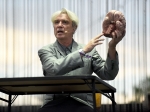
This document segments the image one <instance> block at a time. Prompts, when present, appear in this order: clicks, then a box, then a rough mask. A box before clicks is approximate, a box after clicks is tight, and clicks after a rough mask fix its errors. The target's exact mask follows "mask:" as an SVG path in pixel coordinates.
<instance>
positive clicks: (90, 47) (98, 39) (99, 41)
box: [83, 33, 104, 53]
mask: <svg viewBox="0 0 150 112" xmlns="http://www.w3.org/2000/svg"><path fill="white" fill-rule="evenodd" d="M103 35H104V34H103V33H101V34H100V35H98V36H96V37H94V38H92V39H91V40H90V41H89V43H88V44H87V45H86V46H85V47H84V48H83V51H84V52H85V53H88V52H90V51H92V50H93V48H94V47H95V46H97V45H100V44H102V43H103V41H104V38H101V37H102V36H103Z"/></svg>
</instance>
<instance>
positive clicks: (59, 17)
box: [55, 13, 71, 21]
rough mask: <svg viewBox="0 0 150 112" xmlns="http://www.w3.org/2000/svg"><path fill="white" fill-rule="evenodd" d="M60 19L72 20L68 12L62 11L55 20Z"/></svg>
mask: <svg viewBox="0 0 150 112" xmlns="http://www.w3.org/2000/svg"><path fill="white" fill-rule="evenodd" d="M59 19H65V20H69V21H71V19H70V18H69V16H68V15H67V13H60V14H59V15H58V16H57V17H56V18H55V20H59Z"/></svg>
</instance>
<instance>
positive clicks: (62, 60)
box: [38, 9, 122, 112]
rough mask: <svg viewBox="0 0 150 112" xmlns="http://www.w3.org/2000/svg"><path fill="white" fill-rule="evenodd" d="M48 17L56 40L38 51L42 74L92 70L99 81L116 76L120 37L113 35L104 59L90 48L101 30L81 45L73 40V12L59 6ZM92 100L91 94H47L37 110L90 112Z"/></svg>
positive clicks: (75, 24) (100, 40) (84, 73)
mask: <svg viewBox="0 0 150 112" xmlns="http://www.w3.org/2000/svg"><path fill="white" fill-rule="evenodd" d="M51 20H52V23H53V27H54V34H55V36H56V42H55V43H53V44H50V45H47V46H44V47H43V48H41V49H40V50H39V51H38V55H39V57H40V60H41V62H42V67H43V73H44V75H45V76H80V75H82V76H91V75H92V73H93V72H94V73H96V74H97V75H98V76H99V77H100V78H101V79H103V80H113V79H114V78H115V77H116V75H117V73H118V70H119V68H118V65H119V63H118V55H117V52H116V45H117V44H118V42H119V41H120V40H121V39H122V37H117V35H114V36H113V38H112V40H111V41H110V42H109V48H108V56H107V59H106V61H104V60H103V59H102V58H101V57H100V55H99V54H98V52H97V51H96V49H95V48H94V47H95V46H97V45H99V44H102V43H103V41H104V39H103V38H102V36H103V33H102V34H100V35H98V36H96V37H94V38H92V39H91V40H90V41H89V43H88V44H87V45H82V44H79V43H77V42H75V41H74V39H73V34H74V33H75V31H76V29H77V27H78V18H77V16H76V15H75V14H74V13H73V12H71V11H69V10H67V9H62V10H61V11H57V12H55V13H54V14H53V15H52V19H51ZM92 103H93V102H92V95H91V94H85V93H84V94H83V93H82V94H70V95H68V94H67V95H66V94H55V95H52V94H50V95H46V97H45V102H44V105H43V106H42V108H40V109H39V111H38V112H70V111H72V112H93V107H92Z"/></svg>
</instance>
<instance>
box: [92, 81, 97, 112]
mask: <svg viewBox="0 0 150 112" xmlns="http://www.w3.org/2000/svg"><path fill="white" fill-rule="evenodd" d="M92 93H93V107H94V112H96V100H95V81H94V80H92Z"/></svg>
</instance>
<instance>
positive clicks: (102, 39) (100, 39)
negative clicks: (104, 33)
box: [95, 38, 105, 42]
mask: <svg viewBox="0 0 150 112" xmlns="http://www.w3.org/2000/svg"><path fill="white" fill-rule="evenodd" d="M104 40H105V39H104V38H98V39H95V42H99V41H104Z"/></svg>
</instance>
